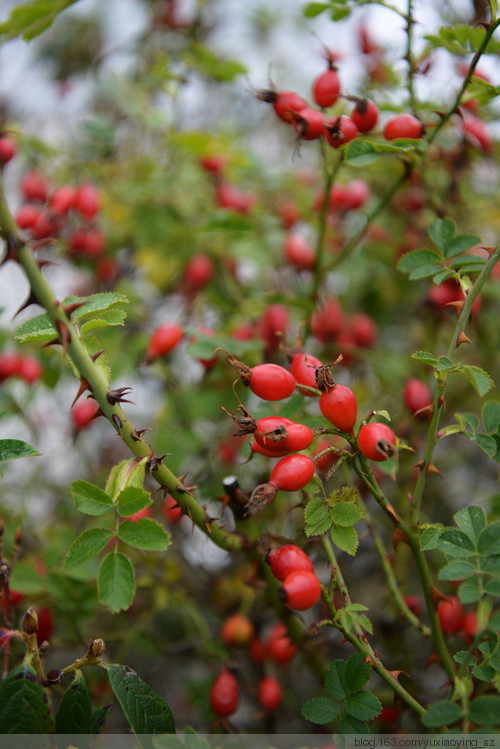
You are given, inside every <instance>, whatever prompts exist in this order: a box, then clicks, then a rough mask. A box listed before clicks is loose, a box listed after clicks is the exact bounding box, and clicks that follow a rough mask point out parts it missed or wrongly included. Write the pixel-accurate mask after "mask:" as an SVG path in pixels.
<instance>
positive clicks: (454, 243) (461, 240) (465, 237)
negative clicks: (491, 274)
mask: <svg viewBox="0 0 500 749" xmlns="http://www.w3.org/2000/svg"><path fill="white" fill-rule="evenodd" d="M480 242H481V239H480V238H479V237H474V236H473V235H472V234H458V235H457V236H456V237H453V238H452V239H450V240H449V241H448V242H446V243H445V245H444V247H443V252H444V256H445V257H446V258H450V257H455V256H456V255H460V254H461V253H462V252H467V250H470V249H471V248H472V247H475V245H477V244H479V243H480ZM470 259H471V260H476V261H477V260H482V262H483V265H484V260H483V259H482V258H477V257H472V256H470Z"/></svg>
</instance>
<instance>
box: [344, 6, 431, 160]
mask: <svg viewBox="0 0 500 749" xmlns="http://www.w3.org/2000/svg"><path fill="white" fill-rule="evenodd" d="M334 20H338V19H334ZM425 148H426V144H425V143H424V142H423V141H421V140H417V139H414V138H398V139H396V140H394V141H392V142H391V143H385V142H381V141H368V140H353V141H351V142H350V143H348V144H347V146H346V148H345V161H346V162H347V163H348V164H351V166H367V165H368V164H372V163H373V162H374V161H376V160H377V159H378V158H379V157H380V156H382V155H383V154H399V155H401V154H406V153H411V152H412V151H420V152H423V151H424V150H425Z"/></svg>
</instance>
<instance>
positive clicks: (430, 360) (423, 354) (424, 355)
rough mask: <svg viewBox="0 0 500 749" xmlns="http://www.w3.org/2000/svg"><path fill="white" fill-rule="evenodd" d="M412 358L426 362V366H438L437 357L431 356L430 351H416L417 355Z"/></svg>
mask: <svg viewBox="0 0 500 749" xmlns="http://www.w3.org/2000/svg"><path fill="white" fill-rule="evenodd" d="M411 358H412V359H416V360H417V361H421V362H424V364H429V365H430V366H431V367H435V366H436V364H437V356H434V354H430V353H429V352H428V351H415V353H414V354H412V355H411Z"/></svg>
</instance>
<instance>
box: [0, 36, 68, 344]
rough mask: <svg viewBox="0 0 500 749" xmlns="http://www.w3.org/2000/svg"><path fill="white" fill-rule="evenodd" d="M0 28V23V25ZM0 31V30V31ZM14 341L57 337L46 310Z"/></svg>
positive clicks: (22, 326) (20, 329) (18, 332)
mask: <svg viewBox="0 0 500 749" xmlns="http://www.w3.org/2000/svg"><path fill="white" fill-rule="evenodd" d="M0 29H1V25H0ZM0 33H1V32H0ZM14 337H15V339H16V341H19V342H20V343H43V342H45V341H51V340H52V339H54V338H57V331H56V329H55V328H54V326H53V325H52V323H51V321H50V317H49V316H48V314H47V313H46V312H44V313H43V314H41V315H36V316H35V317H30V319H29V320H26V321H25V322H23V324H22V325H20V326H19V327H18V329H17V331H16V334H15V336H14Z"/></svg>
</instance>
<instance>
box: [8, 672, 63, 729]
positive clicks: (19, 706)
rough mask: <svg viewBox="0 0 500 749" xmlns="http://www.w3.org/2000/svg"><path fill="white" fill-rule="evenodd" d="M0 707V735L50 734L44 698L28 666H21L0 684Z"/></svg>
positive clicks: (49, 723)
mask: <svg viewBox="0 0 500 749" xmlns="http://www.w3.org/2000/svg"><path fill="white" fill-rule="evenodd" d="M0 706H1V710H0V734H2V733H9V734H12V733H15V734H27V733H29V734H33V733H35V734H36V733H38V734H48V733H51V731H52V717H51V715H50V710H49V707H48V704H47V695H46V693H45V689H44V688H43V687H42V685H41V684H40V681H39V680H38V677H37V675H36V674H35V672H34V671H33V669H32V668H30V667H29V666H26V665H25V664H21V665H20V666H18V667H17V668H15V669H14V670H13V671H11V672H10V673H9V674H8V675H7V676H6V677H5V679H4V681H2V682H1V683H0Z"/></svg>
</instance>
